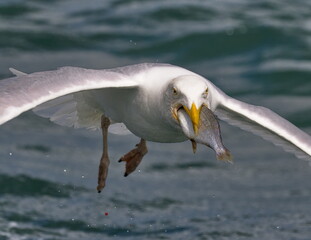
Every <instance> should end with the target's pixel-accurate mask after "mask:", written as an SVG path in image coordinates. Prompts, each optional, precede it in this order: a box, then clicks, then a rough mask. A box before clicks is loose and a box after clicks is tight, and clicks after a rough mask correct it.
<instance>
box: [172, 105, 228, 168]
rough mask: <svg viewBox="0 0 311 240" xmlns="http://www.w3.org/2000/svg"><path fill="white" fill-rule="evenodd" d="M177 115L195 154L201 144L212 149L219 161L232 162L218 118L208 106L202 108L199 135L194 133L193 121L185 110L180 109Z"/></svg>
mask: <svg viewBox="0 0 311 240" xmlns="http://www.w3.org/2000/svg"><path fill="white" fill-rule="evenodd" d="M177 115H178V120H179V124H180V126H181V128H182V131H183V133H184V134H185V135H186V136H187V138H189V139H190V141H191V143H192V148H193V152H194V153H195V151H196V146H197V143H200V144H203V145H206V146H208V147H210V148H212V149H213V150H214V151H215V153H216V158H217V159H218V160H223V161H229V162H231V161H232V155H231V153H230V151H229V150H228V149H227V148H226V147H225V146H224V144H223V143H222V138H221V131H220V125H219V122H218V120H217V116H215V115H214V113H213V112H212V111H211V110H210V109H209V108H208V107H207V106H205V105H203V106H202V108H201V111H200V122H199V128H198V132H197V134H195V132H194V129H193V125H192V122H191V119H190V117H189V115H188V114H187V112H186V111H185V109H183V108H181V109H179V110H178V112H177Z"/></svg>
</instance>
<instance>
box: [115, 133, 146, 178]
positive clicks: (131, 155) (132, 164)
mask: <svg viewBox="0 0 311 240" xmlns="http://www.w3.org/2000/svg"><path fill="white" fill-rule="evenodd" d="M147 152H148V149H147V145H146V140H145V139H141V140H140V142H139V143H138V144H136V148H134V149H133V150H131V151H129V152H128V153H127V154H125V155H124V156H123V157H121V158H120V160H119V162H126V165H125V173H124V177H127V176H128V175H129V174H130V173H132V172H134V171H135V169H136V168H137V166H138V165H139V164H140V162H141V160H142V159H143V157H144V156H145V155H146V153H147Z"/></svg>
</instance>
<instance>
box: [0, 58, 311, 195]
mask: <svg viewBox="0 0 311 240" xmlns="http://www.w3.org/2000/svg"><path fill="white" fill-rule="evenodd" d="M10 70H11V72H12V73H13V74H14V75H15V77H11V78H7V79H3V80H1V81H0V125H1V124H4V123H5V122H7V121H9V120H11V119H13V118H15V117H17V116H18V115H20V114H21V113H23V112H25V111H28V110H30V109H33V111H34V113H36V114H38V115H39V116H42V117H46V118H49V119H50V120H51V121H52V122H55V123H57V124H59V125H63V126H70V127H75V128H81V127H85V128H90V129H101V131H102V136H103V153H102V157H101V159H100V164H99V171H98V185H97V190H98V192H100V191H101V190H102V189H103V188H104V187H105V182H106V178H107V174H108V166H109V162H110V161H109V156H108V131H109V132H112V133H115V134H129V133H132V134H134V135H136V136H138V137H139V138H140V141H139V143H138V144H137V145H136V147H135V148H134V149H133V150H131V151H129V152H128V153H127V154H125V155H123V156H122V157H121V159H120V160H119V161H120V162H125V163H126V167H125V174H124V176H128V175H129V174H130V173H132V172H133V171H134V170H135V169H136V167H137V166H138V165H139V163H140V162H141V160H142V159H143V157H144V155H146V153H147V152H148V148H147V143H146V142H147V141H152V142H162V143H172V142H183V141H186V140H191V141H192V144H193V148H195V146H196V144H194V140H193V139H189V138H188V136H189V134H186V132H185V130H184V129H185V126H184V125H183V123H187V124H188V125H189V124H190V125H192V126H191V131H192V132H191V136H196V135H198V134H200V131H201V130H200V129H201V127H200V121H201V119H200V118H201V115H200V113H201V109H202V107H203V106H205V107H207V108H208V110H209V111H211V112H212V113H213V114H215V116H217V119H221V120H224V121H226V122H228V123H229V124H231V125H234V126H237V127H239V128H241V129H243V130H246V131H250V132H253V133H255V134H257V135H259V136H261V137H263V138H264V139H266V140H268V141H270V142H272V143H274V144H276V145H279V146H281V147H283V148H284V149H285V150H286V151H291V152H294V153H295V154H296V155H297V157H300V158H307V157H310V156H311V137H310V135H308V134H307V133H305V132H303V131H302V130H300V129H299V128H297V127H296V126H294V125H293V124H292V123H290V122H289V121H287V120H285V119H284V118H282V117H280V116H279V115H277V114H276V113H274V112H273V111H271V110H269V109H267V108H265V107H261V106H255V105H250V104H247V103H244V102H241V101H239V100H236V99H234V98H232V97H229V96H227V95H226V94H225V93H224V92H223V91H221V90H220V89H219V88H218V87H216V86H215V85H214V84H213V83H212V82H211V81H209V80H207V79H206V78H204V77H202V76H200V75H198V74H196V73H194V72H191V71H189V70H187V69H185V68H182V67H178V66H174V65H170V64H160V63H142V64H136V65H130V66H124V67H118V68H113V69H103V70H93V69H85V68H79V67H62V68H59V69H57V70H53V71H44V72H35V73H31V74H26V73H23V72H20V71H18V70H16V69H13V68H10ZM181 113H182V114H181ZM202 115H203V114H202ZM180 116H183V118H184V117H185V116H186V118H188V121H187V119H186V120H183V119H179V118H180ZM188 130H189V129H188ZM193 150H195V149H193Z"/></svg>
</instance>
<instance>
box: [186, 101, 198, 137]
mask: <svg viewBox="0 0 311 240" xmlns="http://www.w3.org/2000/svg"><path fill="white" fill-rule="evenodd" d="M183 107H184V109H185V110H186V112H187V113H188V115H189V117H190V119H191V122H192V125H193V130H194V133H195V135H197V134H198V132H199V123H200V112H201V107H199V108H197V106H196V105H195V104H194V103H192V105H191V109H189V108H187V107H186V106H183Z"/></svg>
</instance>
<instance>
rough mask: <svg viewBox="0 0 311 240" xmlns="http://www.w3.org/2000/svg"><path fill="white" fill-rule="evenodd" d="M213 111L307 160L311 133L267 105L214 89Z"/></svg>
mask: <svg viewBox="0 0 311 240" xmlns="http://www.w3.org/2000/svg"><path fill="white" fill-rule="evenodd" d="M215 113H216V115H217V116H218V117H219V118H220V119H222V120H224V121H226V122H228V123H229V124H231V125H234V126H237V127H239V128H241V129H243V130H246V131H249V132H252V133H254V134H256V135H259V136H261V137H263V138H264V139H265V140H267V141H270V142H272V143H274V144H275V145H278V146H281V147H283V149H284V150H285V151H288V152H293V153H294V154H295V155H296V156H297V157H299V158H308V159H310V156H311V136H310V135H308V134H307V133H305V132H303V131H302V130H300V129H299V128H297V127H296V126H295V125H293V124H292V123H290V122H289V121H287V120H286V119H284V118H282V117H281V116H279V115H278V114H276V113H274V112H273V111H271V110H270V109H268V108H265V107H261V106H255V105H251V104H247V103H244V102H241V101H239V100H236V99H234V98H231V97H229V96H227V95H226V94H224V93H223V92H222V91H220V90H219V89H217V106H216V111H215Z"/></svg>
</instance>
